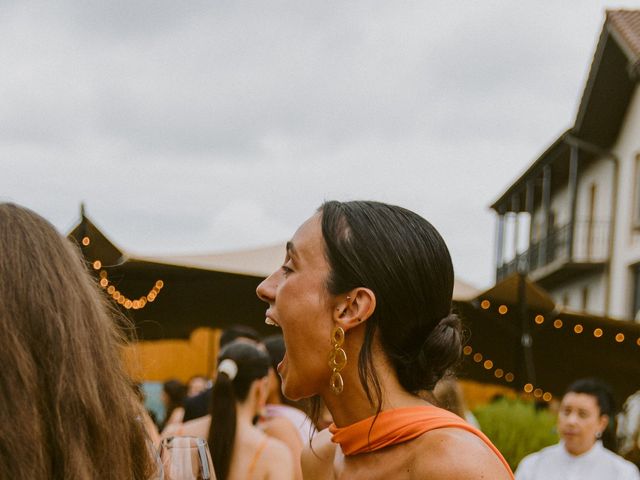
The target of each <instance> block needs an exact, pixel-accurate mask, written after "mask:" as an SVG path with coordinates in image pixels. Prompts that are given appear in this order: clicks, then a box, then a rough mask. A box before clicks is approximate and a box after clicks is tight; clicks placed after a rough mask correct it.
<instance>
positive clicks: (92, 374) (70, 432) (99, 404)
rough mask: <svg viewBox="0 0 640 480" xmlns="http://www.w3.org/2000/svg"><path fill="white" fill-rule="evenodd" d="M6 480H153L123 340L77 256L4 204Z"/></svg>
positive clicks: (0, 393) (1, 291)
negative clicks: (122, 354)
mask: <svg viewBox="0 0 640 480" xmlns="http://www.w3.org/2000/svg"><path fill="white" fill-rule="evenodd" d="M0 332H1V333H0V367H1V368H2V375H0V402H1V403H2V407H1V408H0V425H2V434H1V437H2V440H1V441H0V478H3V479H4V478H7V479H17V478H48V479H78V480H79V479H88V478H98V477H100V478H106V479H136V480H137V479H146V478H148V477H149V475H150V474H151V472H152V468H153V467H152V464H151V457H150V455H149V450H148V446H147V443H146V436H145V433H144V430H143V423H142V420H141V419H140V417H139V415H140V404H139V402H138V401H137V399H136V398H135V397H134V395H133V390H132V388H131V384H130V382H129V379H128V377H127V375H126V374H125V372H124V370H123V366H122V363H121V358H120V350H119V347H120V345H122V344H123V342H124V338H123V335H122V332H121V331H120V329H119V328H118V326H117V325H116V324H115V321H114V317H113V316H112V315H111V314H110V313H109V308H108V306H107V303H106V300H105V299H104V297H103V296H102V295H101V293H100V292H99V288H98V286H97V284H96V281H95V280H94V278H93V277H92V276H91V275H90V274H89V273H88V271H87V268H86V266H85V265H84V262H83V260H82V257H81V256H80V254H79V251H78V250H77V248H76V247H75V246H74V245H73V244H71V242H69V241H67V240H66V239H65V238H63V237H62V236H61V235H60V234H59V233H58V232H57V231H56V230H55V228H54V227H53V226H52V225H51V224H49V223H48V222H47V221H46V220H44V219H43V218H42V217H40V216H39V215H37V214H35V213H33V212H31V211H30V210H27V209H25V208H22V207H19V206H16V205H13V204H6V203H5V204H1V203H0Z"/></svg>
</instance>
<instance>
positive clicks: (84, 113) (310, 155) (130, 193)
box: [0, 0, 633, 286]
mask: <svg viewBox="0 0 640 480" xmlns="http://www.w3.org/2000/svg"><path fill="white" fill-rule="evenodd" d="M609 4H612V3H611V2H608V1H607V2H603V1H596V0H589V1H584V0H581V1H577V0H574V1H571V2H552V1H550V0H544V1H542V2H532V1H530V2H516V3H514V2H505V1H499V0H489V1H486V2H473V1H450V2H438V1H434V2H420V1H408V2H403V3H402V4H397V3H389V2H382V1H364V0H362V1H355V2H348V3H343V4H326V3H322V2H309V1H300V2H291V1H289V2H287V1H276V2H270V3H269V5H266V4H264V3H263V2H258V1H253V2H252V1H248V2H230V1H220V2H203V1H199V0H196V1H192V2H188V3H179V2H170V1H168V0H160V1H153V2H150V1H138V2H124V1H120V0H117V1H114V2H83V3H81V4H78V3H77V2H70V1H61V2H53V3H52V2H50V3H41V2H31V1H25V2H3V4H2V6H3V16H2V17H1V18H0V29H1V30H2V32H3V44H2V45H1V46H0V61H1V62H2V65H3V75H2V77H0V195H1V196H2V198H4V199H12V200H14V201H17V202H19V203H23V204H25V205H27V206H30V207H32V208H34V209H35V210H36V211H38V212H40V213H42V214H43V215H44V216H45V217H47V218H49V219H51V220H52V221H53V222H54V223H55V224H56V225H57V226H58V227H59V228H60V229H61V230H65V229H68V228H69V227H70V226H71V225H72V224H73V222H74V221H76V220H77V212H78V206H79V203H80V202H81V201H85V202H86V204H87V209H88V212H89V214H90V215H91V216H92V218H93V219H94V220H95V221H96V222H97V223H98V224H99V225H100V226H102V227H103V228H104V229H105V230H106V231H107V234H108V235H109V236H110V237H111V238H113V240H114V241H116V243H118V244H120V245H121V246H122V247H124V248H125V249H127V250H132V251H135V252H137V253H142V254H144V253H162V252H167V253H175V252H178V251H181V252H197V251H209V252H210V251H213V250H216V249H227V248H232V247H238V248H241V247H248V246H255V245H257V244H258V241H262V240H264V241H265V242H267V241H268V242H272V241H276V240H285V239H286V238H289V237H290V236H291V235H292V234H293V232H294V231H295V229H296V227H297V226H298V225H299V224H300V223H301V222H303V221H304V220H305V219H306V218H307V217H308V216H309V215H311V214H312V213H313V211H314V210H315V209H316V208H317V207H318V206H319V205H320V204H321V203H322V201H324V200H326V199H340V200H348V199H355V198H369V199H376V200H382V201H388V202H391V203H396V204H401V205H403V206H406V207H408V208H411V209H413V210H415V211H417V212H419V213H420V214H422V215H424V216H425V217H426V218H428V219H429V220H430V221H432V223H434V225H436V227H437V228H439V229H440V230H441V231H442V233H443V235H444V237H445V239H446V240H447V242H448V244H449V246H450V248H451V251H452V254H453V259H454V263H455V266H456V271H457V272H458V274H459V275H460V276H461V277H462V278H465V279H467V280H468V281H471V282H474V283H476V284H479V285H481V286H487V285H489V284H490V283H491V281H492V276H493V272H492V270H493V268H492V261H493V259H492V258H493V231H494V225H493V216H492V214H491V212H489V210H488V208H487V206H488V205H489V204H490V203H491V202H492V201H493V200H495V198H497V197H498V195H499V194H500V193H501V192H502V191H503V190H504V189H505V188H506V187H507V186H508V184H509V183H510V182H511V181H512V180H513V179H514V178H515V177H516V176H517V175H519V174H520V173H521V172H522V171H523V170H524V168H525V167H526V166H527V165H528V164H529V163H530V162H531V161H532V160H534V159H535V157H536V156H537V155H538V154H539V153H540V152H541V151H542V150H544V148H545V147H546V146H547V145H548V144H549V143H550V142H551V141H553V140H554V138H555V136H556V135H557V134H558V133H560V132H561V131H562V130H563V129H564V128H566V127H567V126H569V125H570V124H571V123H572V121H573V117H574V115H575V111H576V107H577V102H578V100H579V95H580V93H581V89H582V88H583V84H584V79H585V76H586V73H587V71H588V66H589V64H590V62H591V57H592V55H593V49H594V46H595V42H596V40H597V35H598V32H599V29H600V28H601V24H602V21H603V9H604V7H605V6H606V5H609ZM618 5H621V4H620V2H616V6H618ZM622 5H630V6H631V5H633V2H622Z"/></svg>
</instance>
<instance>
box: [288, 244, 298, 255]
mask: <svg viewBox="0 0 640 480" xmlns="http://www.w3.org/2000/svg"><path fill="white" fill-rule="evenodd" d="M287 254H288V255H289V256H290V257H292V256H296V248H295V247H294V246H293V242H291V241H289V242H287Z"/></svg>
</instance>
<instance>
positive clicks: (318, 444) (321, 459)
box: [302, 429, 336, 480]
mask: <svg viewBox="0 0 640 480" xmlns="http://www.w3.org/2000/svg"><path fill="white" fill-rule="evenodd" d="M335 456H336V445H335V444H334V443H333V442H332V441H331V432H329V429H324V430H321V431H320V432H318V433H316V434H315V435H314V436H313V439H312V440H311V446H309V444H306V445H305V448H304V450H303V451H302V473H303V477H304V479H305V480H307V479H327V478H333V477H334V474H333V466H334V460H335Z"/></svg>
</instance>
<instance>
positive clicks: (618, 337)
mask: <svg viewBox="0 0 640 480" xmlns="http://www.w3.org/2000/svg"><path fill="white" fill-rule="evenodd" d="M480 308H482V309H483V310H489V309H491V302H490V301H489V300H486V299H485V300H482V302H480ZM497 311H498V314H500V315H506V314H507V313H508V312H509V307H507V305H504V304H499V305H498V308H497ZM555 316H556V315H554V314H553V313H552V314H551V315H550V317H555ZM551 320H553V323H552V325H553V328H555V329H556V330H561V329H563V328H569V327H570V325H565V322H563V321H562V319H560V318H546V317H545V316H544V315H543V314H541V313H538V314H537V315H536V316H535V317H534V323H535V325H536V326H538V327H540V326H542V325H544V324H545V323H548V322H551ZM586 330H587V329H586V328H585V326H584V325H582V324H581V323H579V322H577V323H575V324H574V325H573V328H572V329H571V330H570V331H571V333H572V334H573V335H582V334H587V333H588V332H587V331H586ZM614 331H615V330H614ZM606 333H607V332H605V330H604V329H603V328H600V327H596V328H594V329H593V331H592V332H591V334H592V335H593V336H594V337H595V338H603V337H609V338H613V339H614V340H615V341H616V343H619V344H622V343H624V342H625V341H627V340H628V339H627V338H626V337H625V335H624V333H622V332H620V331H618V332H616V333H615V335H612V334H609V335H605V334H606ZM635 343H636V345H638V346H640V337H638V338H637V339H636V341H635ZM463 352H464V354H465V355H466V356H470V355H471V354H473V357H472V358H473V361H474V362H476V363H481V362H482V365H483V367H484V368H485V369H486V370H489V371H493V374H494V376H495V377H496V378H503V377H504V380H505V381H506V382H507V383H513V382H514V381H515V375H514V374H513V373H511V372H506V373H505V371H504V370H503V369H501V368H497V367H495V365H494V363H493V361H492V360H490V359H488V358H485V357H484V356H483V355H482V353H480V352H477V351H476V352H475V353H473V348H472V347H471V345H467V346H466V347H464V350H463ZM483 360H484V361H483ZM494 367H495V368H494ZM522 389H523V390H524V392H525V393H527V394H533V396H534V397H536V398H541V399H542V400H544V401H545V402H549V401H551V399H552V398H553V395H552V394H551V393H550V392H545V391H544V390H543V389H541V388H536V386H534V385H533V384H531V383H527V384H525V385H524V386H523V387H522Z"/></svg>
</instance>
